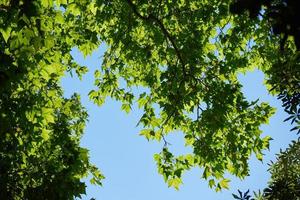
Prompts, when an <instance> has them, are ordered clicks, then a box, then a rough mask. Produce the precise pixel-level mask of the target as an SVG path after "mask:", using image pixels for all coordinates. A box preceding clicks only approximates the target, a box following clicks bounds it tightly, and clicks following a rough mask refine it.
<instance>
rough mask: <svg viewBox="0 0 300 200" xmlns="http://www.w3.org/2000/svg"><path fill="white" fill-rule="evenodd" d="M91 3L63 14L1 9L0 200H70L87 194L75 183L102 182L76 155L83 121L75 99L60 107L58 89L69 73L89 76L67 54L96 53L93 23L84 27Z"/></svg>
mask: <svg viewBox="0 0 300 200" xmlns="http://www.w3.org/2000/svg"><path fill="white" fill-rule="evenodd" d="M13 2H14V3H15V4H13V5H12V3H13ZM89 3H92V2H90V1H75V3H73V4H74V5H73V4H69V5H70V8H68V7H69V5H68V2H67V1H66V0H57V1H52V0H41V1H35V0H33V1H9V2H8V3H7V4H5V6H4V7H2V6H1V9H0V22H1V27H0V43H1V46H2V48H1V52H0V60H1V63H0V65H1V67H0V71H1V72H0V73H1V78H0V86H1V87H0V113H1V115H0V147H1V148H0V149H1V152H0V154H1V165H2V166H4V168H3V169H5V171H2V172H1V173H0V179H1V180H2V182H1V186H0V190H1V191H6V192H7V195H8V196H7V197H6V196H1V197H2V198H4V199H36V198H41V199H66V200H69V199H70V200H71V199H74V197H80V195H81V194H84V193H85V187H86V186H85V183H83V182H81V181H80V179H81V178H84V177H87V176H88V175H89V174H91V175H92V180H91V181H92V182H93V183H94V184H98V185H101V180H102V179H103V178H104V177H103V175H102V174H101V173H100V171H99V170H98V169H97V168H96V167H95V166H93V165H91V163H90V162H89V156H88V151H87V150H86V149H84V148H81V147H80V138H81V137H82V134H83V131H84V128H85V124H86V121H87V113H86V111H85V109H84V108H83V107H82V106H81V102H80V97H79V96H78V95H73V96H72V97H71V98H69V99H65V98H64V97H63V92H62V89H61V87H60V80H61V78H62V77H63V76H64V73H65V71H66V70H69V71H75V72H76V73H77V75H78V76H79V77H81V76H82V75H83V74H84V73H86V71H87V68H86V67H84V66H80V65H78V64H76V63H75V62H74V60H73V58H72V56H71V54H70V52H71V49H72V48H74V47H76V46H78V47H79V48H81V51H82V52H83V53H84V54H85V55H87V54H89V53H90V52H91V51H92V50H93V49H95V48H97V47H98V45H99V40H98V38H97V34H96V33H94V32H93V31H92V30H94V29H95V24H97V23H96V22H95V19H94V20H87V18H89V19H90V18H91V16H92V15H93V14H92V13H91V12H85V11H86V9H87V6H89ZM0 4H1V5H2V2H1V3H0ZM72 5H73V6H72ZM60 6H62V7H60ZM62 8H64V11H62ZM75 16H76V17H75ZM2 76H3V77H4V78H5V79H4V80H3V78H2ZM25 172H26V173H25ZM9 176H13V177H14V179H11V178H8V177H9ZM3 188H5V189H3ZM1 195H2V193H1Z"/></svg>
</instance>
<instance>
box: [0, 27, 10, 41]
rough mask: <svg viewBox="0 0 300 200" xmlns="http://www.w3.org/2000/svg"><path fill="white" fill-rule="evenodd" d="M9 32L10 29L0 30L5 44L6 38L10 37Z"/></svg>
mask: <svg viewBox="0 0 300 200" xmlns="http://www.w3.org/2000/svg"><path fill="white" fill-rule="evenodd" d="M11 30H12V28H11V27H7V28H5V29H0V32H1V34H2V37H3V39H4V41H5V42H7V40H8V38H9V37H10V33H11Z"/></svg>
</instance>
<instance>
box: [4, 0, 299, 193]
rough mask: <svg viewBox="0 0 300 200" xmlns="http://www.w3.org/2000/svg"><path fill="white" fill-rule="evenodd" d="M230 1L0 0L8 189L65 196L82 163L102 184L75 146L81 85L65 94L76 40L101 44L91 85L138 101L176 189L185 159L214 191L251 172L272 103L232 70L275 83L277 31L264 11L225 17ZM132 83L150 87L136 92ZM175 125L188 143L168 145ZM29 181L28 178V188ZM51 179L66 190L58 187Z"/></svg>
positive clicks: (86, 46)
mask: <svg viewBox="0 0 300 200" xmlns="http://www.w3.org/2000/svg"><path fill="white" fill-rule="evenodd" d="M230 3H231V1H230V0H224V1H217V0H211V1H206V0H205V1H199V0H189V1H185V0H180V1H169V0H168V1H167V0H165V1H155V0H150V1H144V0H141V1H134V0H126V1H123V0H122V1H121V0H113V1H108V0H91V1H90V0H89V1H88V0H80V1H77V0H54V1H50V0H32V1H28V0H22V1H18V0H6V1H1V4H0V21H1V23H0V24H1V25H0V33H1V36H2V38H1V41H0V44H1V53H0V59H1V72H0V84H1V98H0V108H1V114H2V115H1V118H0V123H1V124H2V125H3V126H1V137H2V138H3V140H2V141H1V145H3V148H1V149H3V150H2V151H1V156H2V157H3V158H1V159H2V160H5V159H7V163H8V164H7V166H5V167H4V168H3V173H2V172H1V174H4V175H3V176H4V177H5V176H6V175H5V174H7V177H6V179H5V178H4V179H3V180H6V181H5V184H3V185H4V187H6V189H7V188H8V189H7V191H8V192H9V193H10V194H7V195H10V196H12V198H19V199H22V198H23V199H24V198H25V199H26V198H29V199H33V198H34V197H31V196H30V197H28V196H27V195H32V194H33V192H32V191H35V192H36V193H38V192H40V193H41V194H46V195H47V194H49V193H45V191H51V190H53V191H56V192H53V193H51V194H55V195H58V196H56V197H57V198H61V199H71V198H72V197H73V196H80V194H83V193H84V183H82V182H80V178H82V177H84V176H86V175H87V174H88V173H89V172H91V173H92V174H93V175H94V178H93V179H92V181H91V182H93V183H98V184H100V183H101V182H100V180H101V179H102V178H103V176H102V175H101V174H100V172H98V171H97V169H96V168H95V167H93V166H92V165H91V164H90V163H89V161H88V157H87V150H86V149H83V148H81V147H80V146H79V139H80V136H81V135H82V133H83V128H84V124H85V121H86V118H87V114H86V112H85V111H84V109H83V108H82V106H80V101H79V97H78V96H76V95H75V96H74V97H73V98H71V99H65V98H63V93H62V91H61V88H60V83H59V81H60V79H61V77H62V76H63V75H64V72H65V71H71V72H72V71H75V72H76V73H77V75H78V76H79V77H81V76H82V75H83V74H84V72H85V71H86V70H87V69H86V68H85V67H83V66H79V65H78V64H76V63H75V62H74V61H73V58H72V56H71V55H70V51H71V49H72V48H73V47H78V48H79V49H80V50H81V52H83V54H84V55H85V56H86V55H88V54H89V53H91V52H92V51H93V50H94V49H95V48H97V47H98V46H99V44H100V43H101V42H104V43H106V44H107V46H108V49H107V51H106V53H105V56H104V61H103V63H102V66H101V69H99V70H97V71H96V72H95V85H96V86H97V89H96V90H93V91H91V92H90V93H89V96H90V98H91V99H92V100H93V101H94V102H95V103H96V104H98V105H102V104H103V103H104V102H105V99H106V98H107V97H112V98H114V99H116V100H119V101H121V102H122V103H123V105H122V107H121V108H122V109H123V110H125V111H126V112H129V111H130V109H131V106H132V104H133V103H135V102H136V103H137V104H138V105H139V107H140V108H141V109H143V111H144V113H143V115H142V117H141V119H140V121H139V123H138V124H139V125H141V126H143V128H144V129H143V130H142V131H141V132H140V134H141V135H143V136H145V137H146V138H147V139H148V140H157V141H163V142H164V147H163V149H162V151H161V153H159V154H156V155H155V160H156V162H157V166H158V171H159V173H160V174H162V175H163V177H164V179H165V181H166V182H167V183H168V185H169V186H173V187H175V188H178V187H179V185H180V184H181V183H182V180H181V177H182V174H183V173H184V172H185V171H186V170H189V169H191V168H192V167H201V168H203V169H204V171H203V174H202V177H203V178H204V179H207V180H208V183H209V186H210V187H213V188H215V189H216V190H220V189H222V188H228V187H229V185H228V184H229V180H228V179H227V178H226V177H225V175H224V174H225V173H226V172H229V173H230V174H233V175H235V176H237V177H239V178H243V177H245V176H247V175H249V167H248V159H249V158H250V156H251V154H253V153H254V154H255V155H256V157H257V158H258V159H259V160H262V156H263V151H264V150H266V149H268V147H269V140H270V139H271V138H270V137H269V136H267V137H264V138H262V137H261V130H260V128H259V127H260V125H261V124H266V123H268V120H269V118H270V116H271V115H272V114H273V113H274V109H273V108H271V107H270V106H269V105H268V104H267V103H265V102H258V101H254V102H248V101H247V100H246V99H245V97H244V95H243V93H242V91H241V89H242V85H241V84H240V83H239V80H238V78H237V76H238V75H239V73H242V72H247V71H249V70H251V69H255V68H257V67H259V68H260V69H261V70H263V71H264V72H265V73H267V74H268V78H269V82H268V83H269V85H270V86H272V87H273V86H274V85H276V84H277V82H278V81H277V80H278V79H279V78H278V76H276V73H274V69H275V67H274V66H275V65H276V64H278V59H277V58H278V55H280V51H278V49H277V45H278V44H279V41H280V38H278V37H271V36H270V31H269V30H270V25H269V23H268V21H267V20H266V19H264V18H262V19H251V20H250V19H248V17H247V16H232V15H231V14H230V13H229V12H228V9H229V5H230ZM295 49H296V48H295V45H294V44H291V46H290V50H291V51H294V50H295ZM293 68H294V69H296V67H295V65H294V67H293ZM272 81H275V82H276V83H273V82H272ZM282 85H284V84H282ZM136 87H143V88H147V89H148V90H146V92H142V93H136V92H133V91H134V89H135V88H136ZM278 91H282V89H281V88H280V89H278V90H274V93H276V92H277V93H278ZM297 123H298V122H297ZM175 130H178V131H181V132H183V133H184V137H185V143H186V146H188V147H190V148H191V149H192V152H191V153H190V154H184V155H174V154H173V153H172V152H170V151H169V149H168V142H167V135H168V134H169V133H172V132H174V131H175ZM22 145H23V146H22ZM6 146H8V147H6ZM11 148H13V149H14V148H15V149H14V150H11ZM32 151H33V153H32ZM12 152H13V153H12ZM30 155H32V157H29V158H27V157H28V156H30ZM50 158H53V159H50ZM33 160H35V161H33ZM70 160H71V161H70ZM5 162H6V161H5ZM36 162H37V163H36ZM20 169H24V171H26V172H28V173H29V175H26V174H25V175H24V174H22V173H21V174H19V170H20ZM1 170H2V168H1ZM9 174H13V175H9ZM16 174H18V175H16ZM45 174H47V176H45ZM11 177H15V178H16V179H14V178H11ZM35 177H36V178H35ZM56 177H57V178H56ZM62 177H66V178H64V179H63V180H61V179H62ZM24 181H32V182H34V184H31V185H32V187H31V188H27V187H28V185H27V182H24ZM58 182H59V184H60V185H66V189H65V190H59V191H57V190H58V188H57V185H58V184H57V183H58ZM12 185H17V187H16V188H17V190H18V191H15V188H13V189H12ZM3 190H4V191H5V188H3ZM20 191H21V192H20ZM5 195H6V194H5ZM18 195H19V196H18ZM59 195H65V196H59ZM39 197H40V196H39ZM47 198H48V199H51V198H52V197H45V199H47ZM53 198H54V197H53Z"/></svg>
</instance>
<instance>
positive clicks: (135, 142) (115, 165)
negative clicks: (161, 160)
mask: <svg viewBox="0 0 300 200" xmlns="http://www.w3.org/2000/svg"><path fill="white" fill-rule="evenodd" d="M104 50H105V47H103V46H102V47H100V48H99V49H98V50H97V51H95V52H94V53H93V54H92V55H91V56H88V57H87V58H86V59H84V58H83V56H82V54H81V53H80V52H78V51H77V50H74V51H73V56H74V58H75V60H76V61H77V62H78V63H79V64H82V65H86V66H88V67H89V69H90V71H89V72H88V73H87V74H86V75H85V76H84V77H83V80H82V81H79V80H78V78H77V77H74V78H71V77H70V76H69V75H68V76H67V77H65V78H64V79H63V80H62V85H63V88H64V90H65V96H66V97H70V96H71V94H73V93H74V92H77V93H79V94H80V95H81V100H82V103H83V105H84V106H85V107H86V109H87V110H88V113H89V122H88V124H87V127H86V130H85V134H84V136H83V138H82V146H84V147H87V148H88V149H89V150H90V158H91V161H92V163H94V164H96V165H97V166H98V167H99V168H100V169H101V171H102V172H103V173H104V175H105V177H106V179H105V180H104V181H103V187H98V186H97V187H95V186H93V185H90V184H89V183H88V187H87V195H86V196H84V197H83V199H84V200H89V199H90V198H92V197H94V198H96V199H97V200H154V199H159V200H160V199H162V200H183V199H189V200H194V199H195V200H196V199H197V200H230V199H233V198H232V195H231V193H233V192H234V193H236V192H237V189H241V190H242V191H246V190H247V189H250V190H258V189H262V188H264V186H266V184H267V181H268V179H269V177H270V175H269V174H268V172H267V169H268V165H267V163H268V162H269V161H270V160H274V158H275V154H276V153H278V152H279V150H280V148H283V149H284V148H286V147H287V145H288V144H289V142H290V141H291V140H292V139H296V134H295V133H291V132H289V129H290V128H291V126H290V125H289V124H288V123H283V120H284V119H285V118H286V116H287V115H286V114H285V113H284V112H283V111H282V108H281V104H280V101H278V100H277V99H276V97H272V96H270V95H268V92H267V91H266V89H265V87H264V86H263V74H262V73H261V72H259V71H254V72H250V73H247V74H246V75H240V80H241V82H242V84H243V86H244V87H243V90H244V92H245V94H246V97H247V98H248V99H249V100H256V99H257V98H259V99H260V101H266V102H269V103H270V104H271V105H272V106H273V107H276V108H277V112H276V114H275V115H274V116H273V117H272V118H271V120H270V124H269V125H263V126H262V129H263V132H264V133H263V135H271V137H272V138H273V139H274V140H272V141H271V144H270V151H266V152H265V157H264V161H263V163H262V162H260V161H258V160H256V158H255V157H254V156H253V158H252V159H251V160H250V176H249V177H247V178H246V179H244V180H242V181H241V180H239V179H236V178H234V177H231V183H230V189H229V190H224V191H222V192H218V193H216V192H215V191H214V190H212V189H210V188H209V187H208V184H207V182H206V181H205V180H204V179H201V178H200V177H201V174H202V170H201V169H193V170H191V171H189V172H187V173H186V174H185V175H184V177H183V182H184V184H183V185H182V186H181V187H180V190H179V191H176V190H175V189H173V188H168V187H167V184H165V183H164V181H163V178H162V177H161V176H160V175H159V174H158V173H157V168H156V165H155V162H154V160H153V154H155V153H158V152H160V150H161V148H162V146H163V144H162V143H158V142H154V141H152V142H151V141H150V142H148V141H147V140H146V139H145V138H144V137H142V136H139V135H138V132H139V130H140V127H136V123H137V122H138V120H139V118H140V117H141V114H142V112H141V110H139V109H137V107H133V110H132V112H131V113H129V114H126V113H124V112H123V111H121V105H120V103H119V102H115V101H113V100H110V99H108V100H107V102H106V103H105V104H104V105H103V106H102V107H98V106H96V105H94V104H93V103H92V102H91V101H89V99H88V92H89V91H90V90H91V89H93V88H94V86H93V80H94V78H93V72H94V70H95V69H99V68H100V66H101V61H102V55H103V52H104ZM167 140H168V142H170V143H171V144H172V145H171V149H174V150H176V151H177V152H183V153H184V152H186V151H187V150H186V148H185V147H184V140H183V135H182V134H181V133H175V134H171V135H169V136H168V137H167Z"/></svg>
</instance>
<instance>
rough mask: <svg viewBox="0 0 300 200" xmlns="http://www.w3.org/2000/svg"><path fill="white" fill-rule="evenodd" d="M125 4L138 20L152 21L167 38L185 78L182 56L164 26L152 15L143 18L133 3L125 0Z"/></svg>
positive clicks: (184, 64)
mask: <svg viewBox="0 0 300 200" xmlns="http://www.w3.org/2000/svg"><path fill="white" fill-rule="evenodd" d="M127 3H128V5H129V6H130V7H131V9H132V11H133V13H134V14H135V15H136V16H137V17H139V18H140V19H142V20H144V21H152V22H154V23H155V24H157V25H158V26H159V28H160V29H161V31H162V32H163V34H164V36H165V37H166V38H167V40H168V41H169V42H170V43H171V44H172V46H173V48H174V50H175V53H176V55H177V57H178V59H179V60H180V63H181V65H182V72H183V75H184V76H186V75H187V74H186V70H185V66H186V63H185V62H184V60H183V58H182V55H181V53H180V50H179V48H178V47H177V45H176V43H175V41H174V39H173V38H172V36H171V34H170V33H169V32H168V30H167V29H166V27H165V26H164V24H163V23H162V21H161V20H159V19H158V18H157V17H155V16H154V15H152V14H149V15H148V16H143V15H141V14H140V13H139V12H138V9H137V7H136V5H134V4H133V2H132V1H131V0H127Z"/></svg>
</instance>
